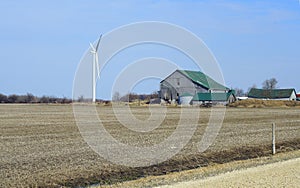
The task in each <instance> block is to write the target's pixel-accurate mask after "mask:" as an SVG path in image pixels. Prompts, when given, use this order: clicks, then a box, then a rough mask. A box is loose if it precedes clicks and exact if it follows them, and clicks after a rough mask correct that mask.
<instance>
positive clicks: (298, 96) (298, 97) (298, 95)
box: [296, 93, 300, 101]
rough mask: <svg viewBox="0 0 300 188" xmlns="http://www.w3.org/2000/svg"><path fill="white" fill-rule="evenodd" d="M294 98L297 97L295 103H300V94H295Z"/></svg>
mask: <svg viewBox="0 0 300 188" xmlns="http://www.w3.org/2000/svg"><path fill="white" fill-rule="evenodd" d="M296 96H297V99H296V100H297V101H300V93H297V94H296Z"/></svg>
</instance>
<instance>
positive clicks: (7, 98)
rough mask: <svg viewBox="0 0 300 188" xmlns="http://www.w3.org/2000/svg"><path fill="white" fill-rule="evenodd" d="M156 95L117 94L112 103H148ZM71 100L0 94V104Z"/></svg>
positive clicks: (104, 101) (67, 102) (31, 95)
mask: <svg viewBox="0 0 300 188" xmlns="http://www.w3.org/2000/svg"><path fill="white" fill-rule="evenodd" d="M158 97H159V96H158V93H157V92H153V93H151V94H136V93H128V94H126V95H124V96H121V95H120V94H119V93H118V92H116V93H115V94H114V95H113V101H122V102H132V101H135V100H141V101H150V99H154V98H158ZM72 102H73V101H72V99H69V98H67V97H63V98H59V97H54V96H45V95H44V96H42V97H37V96H34V95H33V94H31V93H27V94H25V95H16V94H12V95H4V94H1V93H0V103H60V104H69V103H72ZM76 102H91V99H85V98H84V97H83V96H82V97H79V98H78V99H77V100H76ZM96 102H98V103H109V102H110V101H108V100H100V99H97V100H96Z"/></svg>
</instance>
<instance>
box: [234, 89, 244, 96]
mask: <svg viewBox="0 0 300 188" xmlns="http://www.w3.org/2000/svg"><path fill="white" fill-rule="evenodd" d="M234 90H235V95H236V96H237V97H243V96H245V92H244V90H243V89H240V88H235V89H234Z"/></svg>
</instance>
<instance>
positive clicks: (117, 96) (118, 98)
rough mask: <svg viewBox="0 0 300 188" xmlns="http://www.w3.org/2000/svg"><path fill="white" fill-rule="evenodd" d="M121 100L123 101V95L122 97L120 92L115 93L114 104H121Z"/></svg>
mask: <svg viewBox="0 0 300 188" xmlns="http://www.w3.org/2000/svg"><path fill="white" fill-rule="evenodd" d="M120 99H121V95H120V93H119V92H117V91H116V92H115V93H114V95H113V97H112V100H113V101H114V102H119V101H120Z"/></svg>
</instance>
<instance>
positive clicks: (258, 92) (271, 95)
mask: <svg viewBox="0 0 300 188" xmlns="http://www.w3.org/2000/svg"><path fill="white" fill-rule="evenodd" d="M248 97H249V98H254V99H270V100H296V98H297V96H296V91H295V89H256V88H252V89H251V90H250V91H249V94H248Z"/></svg>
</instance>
